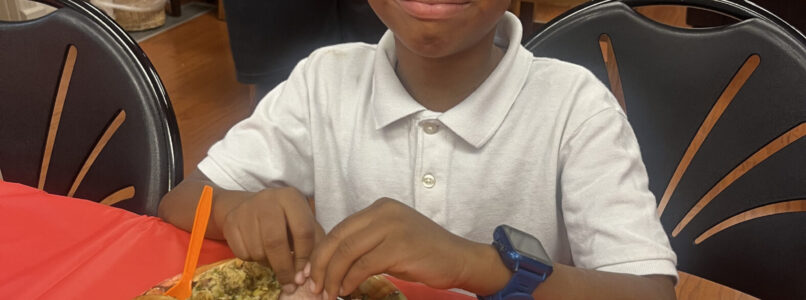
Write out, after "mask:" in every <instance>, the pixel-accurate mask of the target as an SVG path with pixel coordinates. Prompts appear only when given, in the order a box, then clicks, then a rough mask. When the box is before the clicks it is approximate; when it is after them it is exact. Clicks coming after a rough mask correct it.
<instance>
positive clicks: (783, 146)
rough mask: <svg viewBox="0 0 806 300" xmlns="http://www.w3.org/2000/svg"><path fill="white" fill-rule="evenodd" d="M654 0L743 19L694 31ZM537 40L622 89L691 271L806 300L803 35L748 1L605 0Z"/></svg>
mask: <svg viewBox="0 0 806 300" xmlns="http://www.w3.org/2000/svg"><path fill="white" fill-rule="evenodd" d="M651 4H674V5H688V6H695V7H700V8H705V9H708V10H712V11H717V12H720V13H723V14H727V15H731V16H733V17H735V18H737V19H738V20H739V21H738V22H737V23H736V24H731V25H728V26H724V27H715V28H696V29H691V28H688V29H684V28H677V27H672V26H667V25H663V24H660V23H656V22H654V21H651V20H649V19H647V18H645V17H643V16H641V15H639V14H637V13H636V12H635V11H634V10H633V9H632V7H635V6H642V5H651ZM608 40H609V43H608ZM608 44H609V45H608ZM526 47H527V48H528V49H530V50H531V51H532V52H533V53H534V54H535V55H536V56H544V57H554V58H558V59H561V60H565V61H569V62H574V63H577V64H580V65H583V66H585V67H587V68H588V69H590V70H591V71H592V72H593V73H594V74H595V75H596V76H597V77H599V79H600V80H601V81H602V82H604V83H605V84H606V85H609V86H610V87H611V89H613V90H614V92H615V93H616V94H618V93H621V92H623V95H624V96H623V99H624V103H623V104H624V105H625V108H626V112H627V115H628V118H629V120H630V123H631V124H632V126H633V128H634V130H635V133H636V135H637V137H638V141H639V144H640V146H641V150H642V155H643V158H644V161H645V163H646V167H647V172H648V174H649V178H650V183H649V187H650V190H652V192H653V193H654V194H655V195H656V196H657V199H658V200H659V207H658V213H659V215H660V217H661V222H662V223H663V226H664V229H665V230H666V231H667V233H669V236H670V239H671V243H672V247H673V248H674V250H675V251H676V252H677V254H678V268H679V269H680V270H683V271H686V272H689V273H692V274H695V275H698V276H701V277H704V278H707V279H710V280H713V281H716V282H719V283H722V284H725V285H728V286H731V287H733V288H736V289H739V290H742V291H744V292H747V293H749V294H752V295H755V296H759V297H762V298H771V299H806V275H805V274H806V139H804V138H803V136H804V135H806V39H804V37H803V35H802V34H800V33H799V32H798V31H797V30H795V29H793V28H792V27H790V26H788V25H787V24H786V23H785V22H783V21H782V20H780V19H778V18H777V17H775V16H774V15H772V14H770V13H768V12H766V11H765V10H763V9H761V8H759V7H757V6H755V5H754V4H752V3H750V2H745V1H743V0H667V1H663V0H644V1H638V0H624V1H616V0H604V1H594V2H590V3H585V4H583V5H581V6H579V7H577V8H575V9H574V10H571V11H569V12H567V13H566V14H564V15H562V16H560V17H558V18H556V19H555V20H553V21H552V22H550V23H549V24H547V25H546V26H545V27H544V29H542V30H541V31H540V32H538V33H536V34H535V35H534V36H533V37H531V38H530V39H529V40H527V42H526ZM603 48H605V50H606V51H605V54H603V51H602V49H603ZM608 51H611V52H609V53H611V54H610V55H614V58H615V61H612V60H609V61H608V62H605V59H604V58H605V57H608V54H607V53H608ZM607 65H610V68H608V67H607ZM616 69H617V73H618V75H619V77H620V81H619V80H614V78H613V75H615V73H616ZM609 74H610V75H609Z"/></svg>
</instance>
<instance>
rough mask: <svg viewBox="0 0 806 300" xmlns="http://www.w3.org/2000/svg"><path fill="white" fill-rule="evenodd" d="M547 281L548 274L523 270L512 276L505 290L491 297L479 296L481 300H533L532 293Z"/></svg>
mask: <svg viewBox="0 0 806 300" xmlns="http://www.w3.org/2000/svg"><path fill="white" fill-rule="evenodd" d="M544 280H546V274H545V273H544V274H535V273H532V272H529V271H526V270H523V269H520V270H518V271H517V272H515V273H514V274H512V279H510V280H509V282H508V283H507V286H506V287H504V289H502V290H500V291H498V292H497V293H495V294H492V295H489V296H478V298H479V299H480V300H517V299H532V292H534V290H535V289H536V288H537V286H538V285H540V283H542V282H543V281H544Z"/></svg>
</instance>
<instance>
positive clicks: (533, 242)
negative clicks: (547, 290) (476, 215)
mask: <svg viewBox="0 0 806 300" xmlns="http://www.w3.org/2000/svg"><path fill="white" fill-rule="evenodd" d="M493 246H494V247H495V249H496V250H498V255H500V256H501V260H502V261H503V262H504V264H505V265H506V266H507V268H509V269H510V270H511V271H512V272H513V275H512V279H510V280H509V283H508V284H507V286H506V287H504V289H503V290H500V291H498V293H495V294H492V295H489V296H478V298H479V299H481V300H520V299H529V300H532V299H533V298H532V292H533V291H534V290H535V289H536V288H537V286H538V285H540V283H542V282H543V281H545V280H546V278H548V277H549V275H551V271H552V264H551V259H550V258H549V256H548V254H546V250H544V249H543V245H542V244H540V241H539V240H537V238H535V237H533V236H531V235H530V234H528V233H525V232H523V231H520V230H517V229H515V228H512V227H510V226H508V225H500V226H498V227H496V228H495V232H494V233H493Z"/></svg>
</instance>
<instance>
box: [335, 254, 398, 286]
mask: <svg viewBox="0 0 806 300" xmlns="http://www.w3.org/2000/svg"><path fill="white" fill-rule="evenodd" d="M381 247H383V246H379V247H377V248H375V250H373V251H370V252H369V253H366V254H364V255H363V256H361V257H360V258H358V260H356V261H355V262H354V263H353V265H352V266H350V269H349V270H347V274H346V275H344V280H342V281H341V289H342V290H344V292H345V293H350V292H352V291H354V290H355V289H356V288H358V286H359V285H361V283H362V282H364V281H365V280H366V279H367V278H369V277H370V276H373V275H376V274H380V273H383V272H385V271H386V270H388V269H389V267H390V266H391V264H392V261H391V260H390V259H389V254H388V253H387V251H382V250H380V249H379V248H381ZM370 296H371V295H370Z"/></svg>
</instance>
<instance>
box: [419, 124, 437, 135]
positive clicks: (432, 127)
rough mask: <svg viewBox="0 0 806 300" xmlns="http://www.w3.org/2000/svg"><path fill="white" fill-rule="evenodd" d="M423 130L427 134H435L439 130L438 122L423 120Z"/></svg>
mask: <svg viewBox="0 0 806 300" xmlns="http://www.w3.org/2000/svg"><path fill="white" fill-rule="evenodd" d="M423 131H425V133H427V134H435V133H437V132H438V131H439V124H437V123H434V122H424V123H423Z"/></svg>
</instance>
